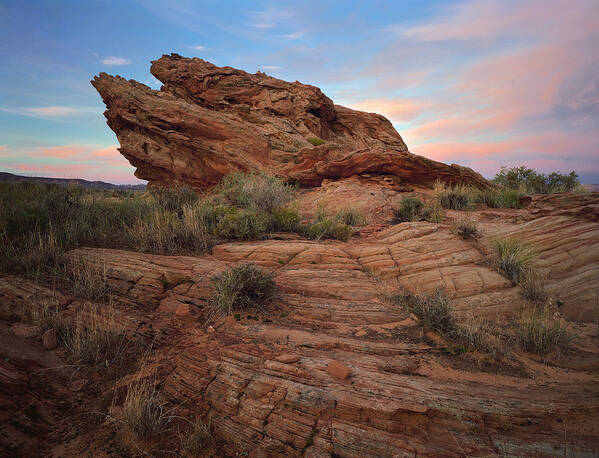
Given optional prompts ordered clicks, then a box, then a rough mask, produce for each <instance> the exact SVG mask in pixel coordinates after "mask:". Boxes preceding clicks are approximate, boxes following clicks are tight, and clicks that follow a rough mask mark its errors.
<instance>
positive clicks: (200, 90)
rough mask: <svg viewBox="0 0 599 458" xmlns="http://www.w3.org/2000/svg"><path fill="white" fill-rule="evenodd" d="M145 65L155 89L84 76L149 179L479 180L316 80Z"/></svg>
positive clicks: (200, 64) (182, 63)
mask: <svg viewBox="0 0 599 458" xmlns="http://www.w3.org/2000/svg"><path fill="white" fill-rule="evenodd" d="M151 72H152V74H153V75H154V76H155V77H156V78H157V79H159V80H160V81H161V82H162V83H163V86H162V88H161V90H160V91H155V90H152V89H150V88H149V87H147V86H145V85H143V84H141V83H138V82H136V81H133V80H129V81H127V80H125V79H124V78H121V77H119V76H111V75H107V74H106V73H101V74H100V75H99V76H97V77H95V78H94V80H93V81H92V84H93V86H94V87H95V88H96V89H97V90H98V92H99V93H100V95H101V96H102V99H103V100H104V103H105V104H106V106H107V108H108V109H107V111H106V112H105V115H106V119H107V122H108V125H109V126H110V128H111V129H112V130H113V131H114V132H115V133H116V135H117V137H118V139H119V142H120V144H121V148H120V152H121V154H123V156H125V157H126V158H127V159H128V160H129V162H131V164H132V165H133V166H135V167H136V168H137V170H136V172H135V175H136V176H137V177H139V178H142V179H145V180H148V181H149V182H150V183H169V182H173V181H182V182H186V183H188V184H190V185H192V186H195V187H198V188H208V187H211V186H213V185H214V184H216V183H217V182H218V181H219V180H220V178H221V177H222V176H223V175H224V174H226V173H230V172H235V171H252V170H262V171H266V172H268V173H272V174H276V175H280V176H282V177H284V178H287V179H289V180H293V181H297V182H299V183H301V184H304V185H307V186H317V185H319V184H320V183H321V181H322V180H323V178H341V177H350V176H352V175H356V174H359V173H382V174H389V175H394V176H396V177H399V178H400V179H401V180H403V181H405V182H406V183H413V184H430V183H432V182H434V181H436V180H437V179H439V180H441V181H444V182H447V183H465V184H473V185H476V186H478V187H487V186H489V184H488V182H487V181H486V180H485V179H484V178H483V177H482V176H481V175H479V174H478V173H476V172H474V171H472V170H471V169H469V168H465V167H460V166H457V165H451V166H450V165H446V164H442V163H440V162H435V161H431V160H429V159H426V158H424V157H422V156H418V155H415V154H411V153H409V152H408V148H407V146H406V144H405V143H404V142H403V140H402V138H401V136H400V135H399V134H398V133H397V131H396V130H395V129H394V128H393V126H392V125H391V123H390V122H389V120H387V119H386V118H384V117H383V116H380V115H378V114H374V113H365V112H361V111H355V110H351V109H349V108H345V107H342V106H339V105H335V104H334V103H333V102H332V101H331V99H329V98H328V97H327V96H326V95H324V94H323V93H322V92H321V91H320V89H318V88H317V87H314V86H310V85H306V84H301V83H299V82H294V83H289V82H286V81H282V80H279V79H276V78H272V77H270V76H268V75H266V74H264V73H261V72H258V73H256V74H250V73H246V72H244V71H242V70H237V69H234V68H231V67H217V66H215V65H213V64H211V63H209V62H206V61H204V60H202V59H198V58H193V59H187V58H184V57H181V56H179V55H177V54H171V55H170V56H167V55H164V56H162V57H161V58H160V59H158V60H156V61H154V62H152V68H151ZM311 139H322V140H324V143H323V144H322V145H318V146H314V145H313V144H312V143H311V142H310V140H311Z"/></svg>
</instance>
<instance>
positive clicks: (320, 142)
mask: <svg viewBox="0 0 599 458" xmlns="http://www.w3.org/2000/svg"><path fill="white" fill-rule="evenodd" d="M308 141H309V142H310V143H311V144H312V146H320V145H324V144H325V143H326V142H325V141H324V140H323V139H322V138H318V137H312V138H309V139H308Z"/></svg>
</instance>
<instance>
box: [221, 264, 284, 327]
mask: <svg viewBox="0 0 599 458" xmlns="http://www.w3.org/2000/svg"><path fill="white" fill-rule="evenodd" d="M211 281H212V286H213V289H214V291H213V294H212V296H211V297H210V299H209V304H210V306H211V307H212V308H213V314H214V315H216V316H224V315H230V314H231V313H233V312H234V311H237V310H246V309H248V308H250V307H255V306H260V305H262V304H264V303H265V302H266V301H268V300H270V299H272V298H273V297H274V296H275V294H276V292H277V285H276V283H275V280H274V276H273V274H271V273H268V272H263V271H262V270H260V269H258V268H257V267H256V266H254V265H253V264H244V265H241V266H239V267H233V268H231V269H229V270H226V271H224V272H221V273H220V274H218V275H215V276H213V277H212V278H211Z"/></svg>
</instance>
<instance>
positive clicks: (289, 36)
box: [281, 32, 304, 40]
mask: <svg viewBox="0 0 599 458" xmlns="http://www.w3.org/2000/svg"><path fill="white" fill-rule="evenodd" d="M281 36H282V37H283V38H287V39H288V40H297V39H298V38H302V37H303V36H304V32H294V33H286V34H283V35H281Z"/></svg>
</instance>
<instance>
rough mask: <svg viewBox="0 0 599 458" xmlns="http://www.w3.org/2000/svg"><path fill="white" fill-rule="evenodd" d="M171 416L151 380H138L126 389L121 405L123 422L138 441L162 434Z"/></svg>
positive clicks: (170, 420)
mask: <svg viewBox="0 0 599 458" xmlns="http://www.w3.org/2000/svg"><path fill="white" fill-rule="evenodd" d="M172 420H173V415H172V412H170V411H169V410H168V409H166V408H165V403H164V402H163V401H162V400H161V399H160V396H159V393H158V391H157V389H156V387H155V383H154V382H153V380H151V379H149V378H140V379H138V380H135V381H134V382H132V383H131V384H130V385H129V386H128V387H127V395H126V397H125V402H124V403H123V422H124V423H125V426H126V427H127V429H128V430H129V431H130V432H132V433H133V434H134V435H135V436H136V437H138V438H140V439H149V438H151V437H152V436H154V435H157V434H160V433H163V432H164V431H166V430H167V429H168V425H169V424H170V423H171V422H172Z"/></svg>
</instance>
